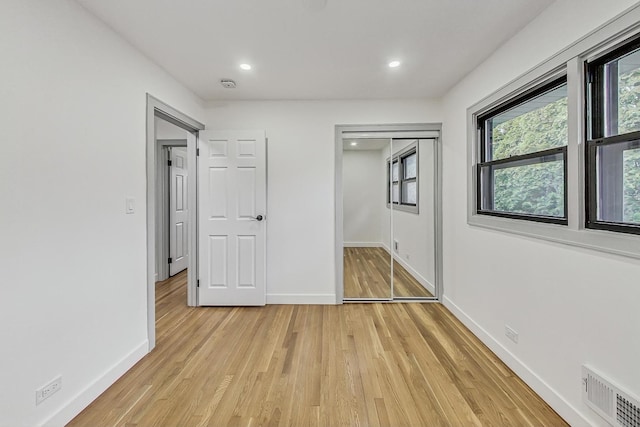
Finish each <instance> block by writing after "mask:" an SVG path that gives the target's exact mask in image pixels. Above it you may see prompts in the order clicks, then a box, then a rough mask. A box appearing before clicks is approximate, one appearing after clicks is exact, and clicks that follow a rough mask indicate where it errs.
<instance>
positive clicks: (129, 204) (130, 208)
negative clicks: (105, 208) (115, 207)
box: [125, 197, 136, 215]
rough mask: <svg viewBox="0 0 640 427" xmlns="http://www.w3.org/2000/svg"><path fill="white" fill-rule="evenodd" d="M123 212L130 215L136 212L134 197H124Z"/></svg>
mask: <svg viewBox="0 0 640 427" xmlns="http://www.w3.org/2000/svg"><path fill="white" fill-rule="evenodd" d="M125 213H126V214H127V215H131V214H133V213H136V199H134V198H133V197H127V198H126V208H125Z"/></svg>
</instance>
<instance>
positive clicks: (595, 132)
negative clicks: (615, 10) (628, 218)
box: [584, 37, 640, 234]
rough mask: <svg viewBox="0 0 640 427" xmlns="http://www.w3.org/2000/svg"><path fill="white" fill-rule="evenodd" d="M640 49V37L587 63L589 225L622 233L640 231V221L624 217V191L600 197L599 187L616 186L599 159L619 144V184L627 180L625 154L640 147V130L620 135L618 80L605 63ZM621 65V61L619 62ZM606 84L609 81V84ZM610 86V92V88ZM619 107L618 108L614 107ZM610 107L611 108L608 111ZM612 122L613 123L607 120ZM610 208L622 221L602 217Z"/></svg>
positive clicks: (617, 158)
mask: <svg viewBox="0 0 640 427" xmlns="http://www.w3.org/2000/svg"><path fill="white" fill-rule="evenodd" d="M639 49H640V37H636V38H633V39H631V40H628V41H627V42H626V43H624V44H622V45H621V46H620V47H618V48H616V49H614V50H613V51H611V52H609V53H607V54H606V55H603V56H602V57H600V58H598V59H596V60H594V61H591V62H585V76H586V79H585V83H586V88H585V93H586V94H587V102H586V103H585V108H586V111H585V118H586V123H585V128H586V132H585V135H586V140H585V224H584V225H585V227H586V228H589V229H595V230H606V231H614V232H619V233H628V234H640V224H635V223H629V222H624V221H623V220H622V209H623V203H622V197H623V194H622V192H615V191H607V192H605V193H603V194H601V195H600V196H599V195H598V189H599V188H602V187H609V188H611V187H616V185H612V184H611V180H612V178H611V176H610V175H609V176H608V177H607V178H606V182H607V183H606V184H605V179H604V177H605V174H601V176H598V168H604V161H603V159H602V158H600V159H599V158H598V155H597V152H598V148H600V147H618V149H617V150H615V151H614V154H618V153H619V155H617V156H616V157H615V158H614V162H615V164H616V165H617V166H619V169H620V175H619V176H614V177H613V180H614V181H615V184H620V186H622V183H623V179H624V178H623V176H622V174H623V169H622V161H623V153H624V151H625V150H628V149H635V148H638V147H640V130H638V131H633V132H627V133H624V134H619V133H618V130H617V126H618V109H617V107H618V80H617V77H618V76H617V74H618V73H617V72H616V73H615V76H616V78H615V79H614V78H612V77H613V74H614V73H609V76H608V77H609V81H607V74H606V72H605V65H606V64H608V63H610V62H612V61H615V60H617V59H621V58H622V57H624V56H626V55H628V54H630V53H632V52H634V51H637V50H639ZM616 67H617V64H616ZM605 83H606V84H605ZM606 88H609V91H608V92H607V91H606ZM612 106H615V109H612ZM607 108H608V109H609V111H607ZM607 121H609V123H607ZM607 126H609V127H611V126H615V129H616V130H615V131H614V134H613V135H611V136H605V130H606V127H607ZM616 152H618V153H616ZM599 208H603V209H609V210H610V211H609V212H608V214H607V215H606V217H608V218H611V217H618V218H619V220H600V219H598V209H599Z"/></svg>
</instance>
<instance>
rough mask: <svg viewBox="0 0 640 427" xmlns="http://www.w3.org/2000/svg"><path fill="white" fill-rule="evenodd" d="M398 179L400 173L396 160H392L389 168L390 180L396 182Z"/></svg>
mask: <svg viewBox="0 0 640 427" xmlns="http://www.w3.org/2000/svg"><path fill="white" fill-rule="evenodd" d="M399 179H400V174H399V172H398V161H397V160H396V161H394V162H393V167H392V168H391V180H392V181H393V182H397V181H398V180H399Z"/></svg>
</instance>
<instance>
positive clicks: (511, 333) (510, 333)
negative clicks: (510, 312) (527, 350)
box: [504, 325, 518, 344]
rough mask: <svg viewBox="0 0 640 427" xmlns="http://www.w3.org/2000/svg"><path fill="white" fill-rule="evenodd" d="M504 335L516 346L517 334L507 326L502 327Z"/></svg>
mask: <svg viewBox="0 0 640 427" xmlns="http://www.w3.org/2000/svg"><path fill="white" fill-rule="evenodd" d="M504 334H505V335H506V336H507V338H509V339H510V340H511V341H513V342H514V343H516V344H518V333H517V332H516V331H515V330H514V329H512V328H510V327H509V326H507V325H504Z"/></svg>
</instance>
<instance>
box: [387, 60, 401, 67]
mask: <svg viewBox="0 0 640 427" xmlns="http://www.w3.org/2000/svg"><path fill="white" fill-rule="evenodd" d="M399 66H400V61H391V62H389V67H390V68H396V67H399Z"/></svg>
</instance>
